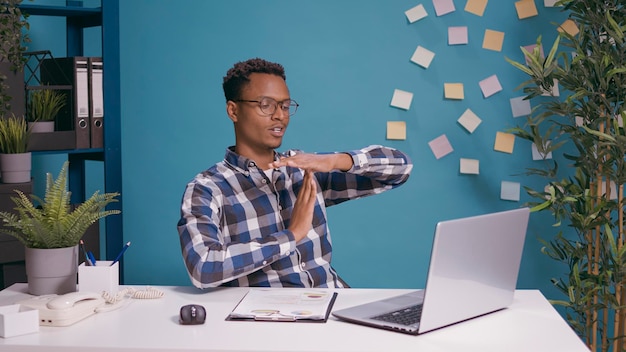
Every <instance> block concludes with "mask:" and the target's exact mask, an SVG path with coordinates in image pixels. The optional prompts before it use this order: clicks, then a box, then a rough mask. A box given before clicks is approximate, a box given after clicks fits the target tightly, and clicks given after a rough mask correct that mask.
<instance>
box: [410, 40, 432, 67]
mask: <svg viewBox="0 0 626 352" xmlns="http://www.w3.org/2000/svg"><path fill="white" fill-rule="evenodd" d="M433 58H435V53H433V52H432V51H430V50H428V49H426V48H424V47H422V46H419V45H418V46H417V48H416V49H415V51H414V52H413V56H411V61H412V62H414V63H416V64H418V65H420V66H422V67H423V68H428V66H430V63H431V62H432V61H433Z"/></svg>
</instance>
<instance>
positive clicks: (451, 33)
mask: <svg viewBox="0 0 626 352" xmlns="http://www.w3.org/2000/svg"><path fill="white" fill-rule="evenodd" d="M467 43H468V35H467V27H466V26H461V27H448V45H460V44H467Z"/></svg>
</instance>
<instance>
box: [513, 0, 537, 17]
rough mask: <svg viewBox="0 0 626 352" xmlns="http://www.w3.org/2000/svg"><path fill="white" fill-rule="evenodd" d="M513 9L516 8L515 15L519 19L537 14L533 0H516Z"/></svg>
mask: <svg viewBox="0 0 626 352" xmlns="http://www.w3.org/2000/svg"><path fill="white" fill-rule="evenodd" d="M515 9H516V10H517V17H518V18H519V19H520V20H523V19H524V18H529V17H533V16H537V15H538V14H539V13H538V12H537V6H535V1H534V0H521V1H517V2H515Z"/></svg>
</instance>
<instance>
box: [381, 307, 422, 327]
mask: <svg viewBox="0 0 626 352" xmlns="http://www.w3.org/2000/svg"><path fill="white" fill-rule="evenodd" d="M421 316H422V304H416V305H414V306H410V307H408V308H402V309H400V310H397V311H395V312H391V313H385V314H381V315H378V316H375V317H373V318H372V319H374V320H381V321H386V322H389V323H396V324H401V325H413V324H416V323H419V321H420V317H421Z"/></svg>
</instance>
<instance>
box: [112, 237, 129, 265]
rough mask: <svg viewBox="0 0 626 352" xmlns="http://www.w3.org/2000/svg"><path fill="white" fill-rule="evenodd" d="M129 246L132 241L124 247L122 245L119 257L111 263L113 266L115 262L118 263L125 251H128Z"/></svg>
mask: <svg viewBox="0 0 626 352" xmlns="http://www.w3.org/2000/svg"><path fill="white" fill-rule="evenodd" d="M128 247H130V241H128V242H126V244H125V245H124V247H122V250H121V251H120V254H118V255H117V257H115V260H114V261H113V263H111V266H113V264H115V263H117V262H118V261H119V260H120V258H122V255H124V252H126V250H127V249H128Z"/></svg>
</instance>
